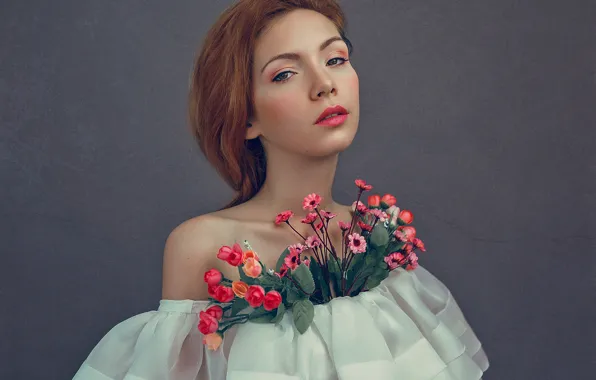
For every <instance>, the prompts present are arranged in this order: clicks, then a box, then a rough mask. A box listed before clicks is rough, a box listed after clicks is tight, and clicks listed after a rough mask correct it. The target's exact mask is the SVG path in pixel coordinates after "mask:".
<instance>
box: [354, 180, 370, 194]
mask: <svg viewBox="0 0 596 380" xmlns="http://www.w3.org/2000/svg"><path fill="white" fill-rule="evenodd" d="M354 183H355V184H356V186H358V188H359V189H361V190H364V191H367V190H371V189H372V186H371V185H368V184H367V183H366V182H365V181H364V180H363V179H357V180H356V181H354Z"/></svg>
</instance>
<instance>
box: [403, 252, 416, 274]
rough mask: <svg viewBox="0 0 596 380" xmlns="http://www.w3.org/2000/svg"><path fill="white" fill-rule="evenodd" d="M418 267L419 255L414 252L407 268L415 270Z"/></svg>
mask: <svg viewBox="0 0 596 380" xmlns="http://www.w3.org/2000/svg"><path fill="white" fill-rule="evenodd" d="M416 268H418V255H416V254H415V253H414V252H412V253H410V263H409V264H408V266H407V267H406V270H414V269H416Z"/></svg>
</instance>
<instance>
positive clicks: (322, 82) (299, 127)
mask: <svg viewBox="0 0 596 380" xmlns="http://www.w3.org/2000/svg"><path fill="white" fill-rule="evenodd" d="M334 37H335V38H337V39H336V40H334V41H333V42H331V43H329V44H325V45H324V48H323V50H320V47H321V46H322V44H323V43H325V42H326V41H328V40H329V39H331V38H334ZM339 37H340V35H339V32H338V31H337V28H336V27H335V25H334V24H333V23H332V22H331V21H330V20H329V19H327V18H326V17H325V16H323V15H321V14H320V13H317V12H314V11H311V10H305V9H299V10H294V11H291V12H290V13H288V14H286V15H284V16H281V17H279V18H278V19H275V20H274V21H273V22H272V23H271V24H270V25H269V28H268V29H266V30H265V31H264V32H263V34H261V35H260V36H259V38H258V40H257V43H256V47H255V52H254V61H253V62H254V65H253V73H252V76H253V84H254V87H253V91H254V106H255V115H254V117H253V118H252V119H251V120H250V121H251V123H252V127H251V128H248V129H247V135H246V137H247V138H248V139H252V138H256V137H259V136H260V137H261V140H262V142H263V145H264V147H265V150H266V151H267V152H268V153H269V152H272V150H284V151H289V152H293V153H296V154H299V155H306V156H311V157H324V156H328V155H332V154H337V153H338V152H340V151H342V150H344V149H346V148H347V147H348V146H349V145H350V144H351V142H352V140H353V139H354V136H355V134H356V131H357V129H358V121H359V108H360V101H359V84H358V75H357V74H356V71H355V70H354V68H353V67H352V65H351V63H350V61H348V59H349V58H350V57H349V56H348V47H347V45H346V43H345V42H344V41H343V40H342V39H341V38H339ZM282 53H296V54H298V59H296V60H293V59H288V58H283V59H276V60H274V61H270V60H271V59H272V58H273V57H274V56H276V55H279V54H282ZM336 105H341V106H342V107H344V108H345V109H346V110H347V112H348V117H347V119H346V121H345V122H344V123H343V124H342V125H339V126H336V127H332V128H330V127H323V126H319V125H316V120H317V119H318V118H319V115H320V114H321V113H322V112H323V111H324V110H325V109H326V108H327V107H329V106H336Z"/></svg>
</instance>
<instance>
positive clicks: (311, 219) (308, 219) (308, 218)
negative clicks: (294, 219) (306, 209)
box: [301, 212, 319, 224]
mask: <svg viewBox="0 0 596 380" xmlns="http://www.w3.org/2000/svg"><path fill="white" fill-rule="evenodd" d="M318 217H319V216H318V215H317V213H316V212H311V213H309V214H308V215H306V217H305V218H304V219H302V220H301V222H302V223H304V224H312V223H314V222H315V220H317V218H318Z"/></svg>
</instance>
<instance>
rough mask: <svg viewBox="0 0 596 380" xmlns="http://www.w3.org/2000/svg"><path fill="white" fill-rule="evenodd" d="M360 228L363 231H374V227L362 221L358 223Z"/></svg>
mask: <svg viewBox="0 0 596 380" xmlns="http://www.w3.org/2000/svg"><path fill="white" fill-rule="evenodd" d="M358 226H360V228H362V230H363V231H368V232H370V231H372V226H371V225H370V224H366V223H364V222H362V221H360V220H359V221H358Z"/></svg>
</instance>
